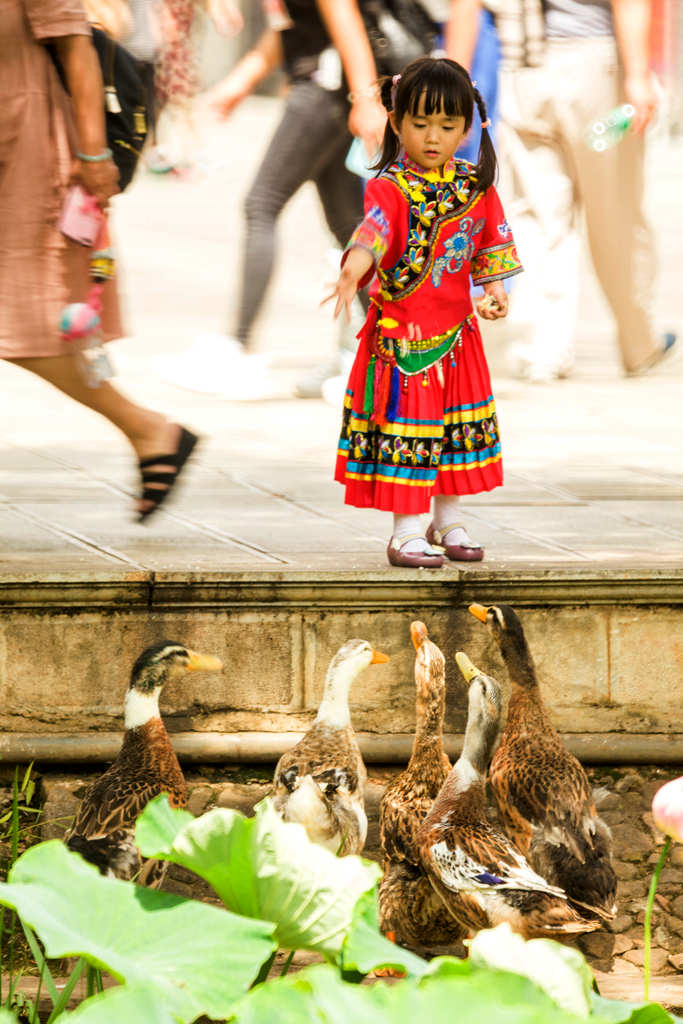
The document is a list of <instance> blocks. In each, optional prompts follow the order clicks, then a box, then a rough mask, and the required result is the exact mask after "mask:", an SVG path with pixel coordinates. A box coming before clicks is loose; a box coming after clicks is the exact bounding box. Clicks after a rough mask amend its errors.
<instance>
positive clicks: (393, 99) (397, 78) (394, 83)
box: [391, 75, 401, 110]
mask: <svg viewBox="0 0 683 1024" xmlns="http://www.w3.org/2000/svg"><path fill="white" fill-rule="evenodd" d="M400 81H401V76H400V75H394V76H393V78H392V79H391V109H392V110H393V109H394V107H395V106H396V90H397V89H398V83H399V82H400Z"/></svg>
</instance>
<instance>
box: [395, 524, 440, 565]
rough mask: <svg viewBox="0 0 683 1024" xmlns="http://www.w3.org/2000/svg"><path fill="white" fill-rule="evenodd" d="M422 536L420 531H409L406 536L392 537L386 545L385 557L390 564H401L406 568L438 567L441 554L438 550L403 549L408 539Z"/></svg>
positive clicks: (416, 538)
mask: <svg viewBox="0 0 683 1024" xmlns="http://www.w3.org/2000/svg"><path fill="white" fill-rule="evenodd" d="M418 539H422V540H424V538H423V537H422V534H421V533H409V534H408V536H407V537H400V538H399V537H392V538H391V540H390V541H389V546H388V547H387V558H388V559H389V562H390V564H391V565H399V566H403V567H404V568H406V569H440V568H441V566H442V565H443V555H441V554H439V552H438V551H434V552H432V553H429V552H427V551H403V545H404V544H407V543H408V541H411V540H418Z"/></svg>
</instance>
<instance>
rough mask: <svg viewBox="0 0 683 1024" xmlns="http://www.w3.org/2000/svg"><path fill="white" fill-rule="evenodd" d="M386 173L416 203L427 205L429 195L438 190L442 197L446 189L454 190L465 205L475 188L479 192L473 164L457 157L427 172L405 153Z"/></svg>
mask: <svg viewBox="0 0 683 1024" xmlns="http://www.w3.org/2000/svg"><path fill="white" fill-rule="evenodd" d="M384 173H386V174H389V175H390V176H391V177H393V178H394V179H395V180H396V182H397V183H398V184H399V186H400V187H401V188H402V189H403V190H404V191H405V192H406V193H407V194H408V195H409V196H410V198H411V200H412V201H413V202H414V203H420V202H422V203H425V202H427V195H428V194H429V195H431V194H432V192H434V190H436V191H437V193H438V194H439V195H441V192H442V191H443V190H444V188H445V189H446V190H449V191H452V192H453V193H454V194H455V196H456V198H457V200H458V202H459V203H461V204H463V205H464V204H465V203H467V202H468V200H469V198H470V193H471V190H472V188H474V189H475V190H476V183H477V177H476V174H475V173H474V166H473V164H471V163H468V162H467V161H466V160H456V159H455V158H454V157H451V158H450V160H448V161H447V162H446V163H445V164H444V166H443V167H442V168H434V169H433V170H427V169H426V168H424V167H422V166H421V165H420V164H416V163H415V161H414V160H411V159H410V157H408V156H407V155H406V153H405V150H402V151H401V154H400V156H399V158H398V160H397V161H396V162H395V163H393V164H391V166H389V167H387V168H385V171H384Z"/></svg>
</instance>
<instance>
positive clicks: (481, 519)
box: [463, 506, 595, 562]
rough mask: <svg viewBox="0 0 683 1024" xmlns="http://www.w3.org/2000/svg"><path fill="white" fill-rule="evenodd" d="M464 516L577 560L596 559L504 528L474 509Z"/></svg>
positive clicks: (468, 510)
mask: <svg viewBox="0 0 683 1024" xmlns="http://www.w3.org/2000/svg"><path fill="white" fill-rule="evenodd" d="M489 507H491V506H489ZM463 514H464V515H469V516H472V518H473V519H476V520H478V522H480V523H484V524H485V525H486V526H488V527H490V528H491V529H494V530H500V531H501V532H502V533H511V534H513V536H515V537H521V538H522V540H530V541H532V542H533V543H534V544H539V545H540V546H541V547H544V548H549V549H550V550H551V551H564V552H566V553H567V554H569V555H573V556H574V557H575V558H580V559H582V560H583V561H584V562H593V561H595V559H593V558H590V557H589V556H588V555H584V554H583V552H581V551H576V550H575V549H574V548H570V547H568V546H567V545H566V544H559V543H557V542H556V541H552V540H544V539H542V538H540V537H537V536H536V535H535V534H533V533H528V532H527V531H526V530H517V529H515V527H514V526H503V525H502V524H501V523H494V522H492V521H491V520H490V519H487V518H486V517H485V516H482V515H480V514H478V513H477V512H476V511H475V510H474V509H471V508H468V509H466V510H465V509H463Z"/></svg>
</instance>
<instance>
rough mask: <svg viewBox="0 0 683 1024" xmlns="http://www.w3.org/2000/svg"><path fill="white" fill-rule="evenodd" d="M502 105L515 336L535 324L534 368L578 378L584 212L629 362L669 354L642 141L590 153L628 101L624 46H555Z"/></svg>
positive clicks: (514, 79) (513, 74) (521, 74)
mask: <svg viewBox="0 0 683 1024" xmlns="http://www.w3.org/2000/svg"><path fill="white" fill-rule="evenodd" d="M500 95H501V126H500V137H501V151H502V154H503V155H502V171H501V191H502V193H503V198H504V201H505V208H506V213H507V215H508V217H509V219H510V223H511V225H512V229H513V232H514V235H515V241H516V242H517V246H518V250H519V254H520V258H521V260H522V263H523V264H524V267H525V270H526V273H525V274H522V275H520V276H519V277H518V278H516V282H515V288H514V289H513V295H512V301H511V311H510V312H511V320H512V321H513V323H512V324H511V326H512V327H513V328H514V321H515V320H517V321H518V322H519V321H524V322H525V323H526V324H527V336H526V339H525V341H526V348H527V350H528V353H529V363H530V365H532V366H533V367H534V368H535V369H536V370H537V371H541V372H542V371H543V370H544V369H545V370H547V371H549V372H550V373H557V372H558V371H559V372H562V371H569V369H571V365H572V363H573V356H574V341H575V335H576V322H577V316H578V302H579V258H580V253H581V247H580V236H579V229H580V225H581V215H582V212H583V213H584V214H585V219H586V227H587V234H588V242H589V245H590V252H591V257H592V260H593V266H594V268H595V273H596V274H597V277H598V280H599V282H600V284H601V286H602V289H603V292H604V294H605V297H606V298H607V301H608V303H609V305H610V307H611V309H612V312H613V314H614V317H615V320H616V323H617V330H618V341H619V347H620V352H621V360H622V363H623V365H624V369H626V370H634V369H636V368H638V367H639V366H641V364H643V363H645V362H647V360H649V359H650V358H651V357H652V356H653V355H654V353H655V352H656V350H657V349H658V348H659V347H660V344H661V343H660V341H659V339H658V338H657V336H656V333H655V329H654V326H653V322H652V314H651V305H652V299H653V286H654V275H655V266H654V244H653V241H654V240H653V237H652V232H651V230H650V228H649V226H648V224H647V222H646V220H645V216H644V213H643V188H644V180H643V158H644V141H643V138H642V136H635V135H632V134H630V133H628V134H627V135H626V136H625V137H624V138H623V139H622V141H621V142H619V143H618V144H617V145H616V146H613V147H612V148H611V149H607V150H605V151H603V152H601V153H596V152H595V151H594V150H592V149H591V148H590V147H589V146H588V145H587V144H586V134H587V130H588V128H589V126H590V125H591V123H592V122H593V121H595V120H596V119H597V118H599V117H601V116H602V115H604V114H607V113H608V112H609V111H610V110H612V109H613V108H614V107H616V106H618V105H619V103H621V102H623V94H622V91H621V69H620V67H619V63H618V59H617V53H616V46H615V43H614V40H613V39H611V38H605V39H562V40H550V41H549V42H548V44H547V47H546V57H545V62H544V64H543V66H541V67H534V68H521V69H519V70H515V71H505V70H504V71H503V72H502V76H501V90H500ZM517 282H519V284H517Z"/></svg>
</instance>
